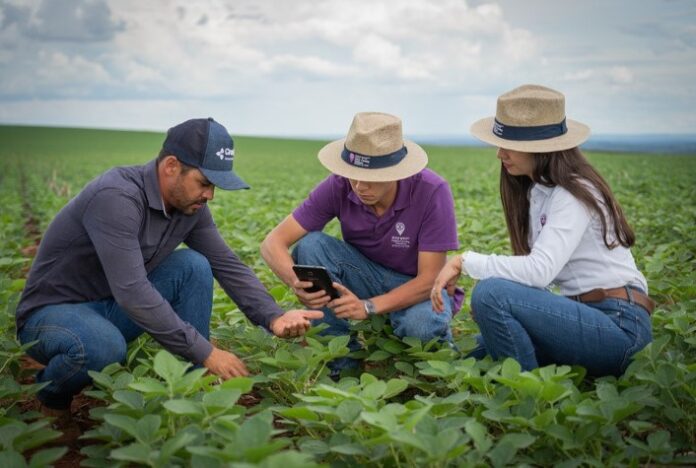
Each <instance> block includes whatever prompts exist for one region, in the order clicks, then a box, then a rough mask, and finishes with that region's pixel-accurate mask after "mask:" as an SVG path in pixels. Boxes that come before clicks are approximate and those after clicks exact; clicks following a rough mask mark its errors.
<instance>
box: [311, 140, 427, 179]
mask: <svg viewBox="0 0 696 468" xmlns="http://www.w3.org/2000/svg"><path fill="white" fill-rule="evenodd" d="M345 143H346V139H345V138H342V139H340V140H336V141H332V142H331V143H329V144H328V145H326V146H324V147H323V148H322V149H320V150H319V154H318V157H319V161H320V162H321V164H322V165H323V166H324V167H325V168H327V169H328V170H329V171H331V172H333V173H334V174H336V175H340V176H342V177H346V178H348V179H354V180H360V181H364V182H391V181H393V180H401V179H405V178H407V177H411V176H412V175H414V174H418V173H419V172H420V171H422V170H423V169H425V166H427V165H428V154H427V153H426V152H425V150H424V149H423V148H421V147H420V146H419V145H417V144H416V143H414V142H412V141H409V140H404V146H406V149H407V150H408V153H407V154H406V156H405V157H404V159H402V160H401V161H400V162H399V163H398V164H396V165H394V166H390V167H383V168H379V169H366V168H364V167H356V166H353V165H351V164H348V163H347V162H345V161H344V160H343V159H342V158H341V153H342V152H343V148H344V147H345Z"/></svg>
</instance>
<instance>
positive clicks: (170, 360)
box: [153, 349, 191, 384]
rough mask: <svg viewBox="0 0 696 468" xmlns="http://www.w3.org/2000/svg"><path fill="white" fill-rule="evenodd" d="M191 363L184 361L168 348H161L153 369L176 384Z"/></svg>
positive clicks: (169, 381) (166, 379) (170, 382)
mask: <svg viewBox="0 0 696 468" xmlns="http://www.w3.org/2000/svg"><path fill="white" fill-rule="evenodd" d="M190 366H191V364H190V363H186V364H185V363H183V362H181V361H179V360H178V359H177V358H175V357H174V356H173V355H172V354H171V353H169V352H168V351H166V350H164V349H163V350H161V351H159V352H158V353H157V354H156V355H155V359H154V365H153V370H154V371H155V373H156V374H157V375H159V376H160V377H162V378H163V379H164V380H165V381H167V382H168V383H169V384H174V383H175V382H176V381H177V380H178V379H180V378H181V377H182V376H183V375H184V373H185V372H186V369H187V368H188V367H190Z"/></svg>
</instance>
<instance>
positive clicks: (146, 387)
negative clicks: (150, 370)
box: [128, 377, 169, 396]
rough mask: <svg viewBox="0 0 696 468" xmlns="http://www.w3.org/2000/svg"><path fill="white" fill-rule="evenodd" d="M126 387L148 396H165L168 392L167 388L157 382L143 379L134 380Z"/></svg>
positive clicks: (146, 378)
mask: <svg viewBox="0 0 696 468" xmlns="http://www.w3.org/2000/svg"><path fill="white" fill-rule="evenodd" d="M128 387H130V388H132V389H133V390H137V391H139V392H143V393H145V394H148V395H162V396H163V395H167V394H168V393H169V391H168V390H167V387H165V386H164V385H162V383H161V382H160V381H158V380H155V379H152V378H149V377H143V378H142V379H139V380H136V381H135V382H132V383H130V384H129V385H128Z"/></svg>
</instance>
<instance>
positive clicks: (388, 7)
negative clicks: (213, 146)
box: [0, 0, 696, 134]
mask: <svg viewBox="0 0 696 468" xmlns="http://www.w3.org/2000/svg"><path fill="white" fill-rule="evenodd" d="M532 3H533V5H526V4H525V5H521V4H520V3H518V2H517V0H475V1H473V0H470V1H467V0H389V1H386V0H352V1H351V2H347V1H345V0H296V1H292V2H282V1H280V0H254V1H252V0H234V1H233V0H197V1H194V2H191V1H190V0H152V1H148V2H143V1H142V0H0V108H3V107H5V106H6V104H7V103H8V102H10V101H12V102H19V101H22V102H25V103H27V104H26V106H24V107H22V112H24V113H23V114H22V115H25V116H28V115H29V114H28V113H29V112H31V109H36V112H37V113H38V112H40V111H39V106H38V105H37V104H36V102H38V101H40V102H44V103H45V102H50V101H51V100H53V101H60V100H63V99H65V98H66V97H67V98H75V99H82V100H84V101H89V100H91V101H94V102H97V101H98V102H100V103H101V104H100V105H106V104H104V102H107V101H108V102H112V103H114V105H115V108H116V109H118V110H119V113H117V114H114V115H113V116H110V119H112V120H110V121H109V124H111V123H113V122H116V121H117V120H118V119H121V120H122V121H123V122H124V126H132V125H137V122H138V121H139V119H140V120H141V121H142V122H143V125H145V124H146V120H145V117H144V116H143V117H142V118H139V117H137V116H138V115H142V114H138V112H137V111H133V112H129V111H127V110H126V109H127V106H128V105H136V104H135V103H137V102H141V103H143V104H141V105H140V106H137V107H139V108H141V109H142V108H144V107H146V106H148V105H150V104H152V103H155V102H157V103H159V104H158V106H157V109H161V112H162V114H161V116H159V117H157V118H158V119H159V120H157V121H158V122H159V121H164V120H167V119H169V118H171V117H172V116H173V115H179V114H178V113H177V114H171V115H170V114H167V113H166V112H168V111H167V109H170V106H172V107H176V108H177V109H178V112H181V113H185V111H186V110H187V109H188V108H187V107H186V106H184V107H178V106H177V105H176V104H174V103H176V102H185V103H187V105H188V106H192V107H190V109H196V110H200V111H201V112H202V113H203V114H205V112H203V111H204V109H205V106H206V105H207V106H210V107H211V108H213V107H214V106H216V105H219V107H214V108H215V109H218V108H220V109H224V108H226V107H229V108H232V109H235V112H234V113H231V114H230V118H232V119H237V118H238V117H237V112H236V111H237V110H239V111H240V112H241V110H242V109H243V112H244V113H245V114H246V115H245V116H244V121H243V122H240V121H236V120H235V121H234V123H235V125H238V126H239V125H247V124H248V125H251V123H255V124H256V125H258V126H259V130H258V132H260V133H269V132H270V133H273V132H276V133H283V134H287V133H288V132H290V131H297V132H303V130H302V129H303V128H304V129H305V130H304V132H306V133H322V132H335V131H341V130H343V125H341V126H340V128H335V127H334V126H333V125H334V124H335V122H343V121H344V120H347V121H349V120H350V117H351V116H352V115H350V114H351V113H352V112H357V111H359V110H364V109H372V110H384V111H392V112H394V113H403V114H404V115H403V117H404V122H405V126H408V125H409V124H408V122H409V119H410V121H412V122H417V123H418V125H419V127H418V128H416V129H414V130H413V131H414V132H415V133H418V132H421V131H426V130H419V129H427V131H442V132H445V133H447V132H460V131H463V132H466V127H467V122H470V121H472V120H474V119H475V118H477V117H480V116H482V115H490V114H491V113H492V111H493V110H494V105H495V98H496V96H497V95H498V94H500V93H502V92H504V91H507V90H509V89H511V88H513V87H514V86H517V85H519V84H521V83H525V82H538V83H543V84H547V85H549V86H552V87H556V88H558V89H559V90H561V91H564V92H566V93H567V95H568V96H569V97H570V96H572V97H573V102H575V103H581V104H582V105H584V106H587V108H588V110H586V111H583V110H582V109H581V110H580V112H581V113H582V112H587V115H583V116H584V117H585V116H586V117H587V119H586V120H587V121H588V122H590V123H591V122H592V120H593V118H594V119H595V120H596V119H597V118H599V119H600V122H602V124H603V125H606V126H608V127H609V131H611V128H610V127H611V126H612V125H618V123H615V122H624V123H625V122H627V121H628V119H612V118H611V117H612V114H611V112H607V109H606V102H601V101H600V102H599V105H597V104H598V102H597V101H594V102H592V101H591V98H590V96H597V98H596V99H599V96H602V97H603V98H606V99H611V100H612V106H611V107H612V109H618V108H622V109H635V107H636V106H637V103H638V102H639V101H638V100H636V99H635V96H636V93H640V94H641V95H646V96H650V98H651V99H652V101H651V102H664V103H665V104H663V105H662V106H663V107H664V111H663V112H670V111H671V110H670V106H671V107H679V111H680V112H683V108H689V109H690V108H693V107H694V106H696V102H694V99H695V97H694V94H693V92H689V90H690V89H691V88H692V85H691V83H692V81H693V77H694V76H696V65H694V64H696V48H695V47H693V46H694V44H696V41H694V37H696V35H695V34H694V32H695V31H696V27H694V26H693V21H692V22H691V23H689V21H688V19H685V18H686V16H688V15H683V14H681V15H678V14H674V15H672V16H661V15H663V12H664V8H663V6H664V5H663V4H662V3H660V2H659V1H657V0H646V2H640V3H629V0H619V2H618V4H616V5H615V4H612V5H608V6H606V7H602V8H599V7H596V5H595V6H594V7H593V6H592V5H585V4H582V3H578V4H574V5H573V6H572V7H570V6H566V5H565V4H564V5H559V4H558V2H554V1H553V0H538V1H537V2H532ZM671 4H672V5H673V6H675V8H682V11H684V8H687V7H688V4H687V2H686V1H685V0H673V1H672V3H671ZM646 5H647V6H646ZM684 5H686V6H684ZM58 7H60V8H58ZM537 8H544V11H545V12H546V14H547V16H548V17H541V16H538V15H537V13H536V11H535V9H537ZM617 10H622V11H624V10H625V12H626V15H625V16H624V17H623V21H624V23H625V24H626V27H625V29H623V30H622V29H621V28H616V27H615V23H614V22H612V21H609V20H608V19H607V18H608V13H607V12H609V11H612V12H615V11H617ZM691 11H693V10H691ZM664 14H665V15H666V13H664ZM579 17H583V18H585V21H586V22H587V24H589V25H590V26H589V27H586V26H581V25H579V22H578V21H577V19H578V18H579ZM49 18H51V19H52V21H50V22H49V21H48V19H49ZM675 22H677V23H675ZM583 24H584V23H583ZM644 24H661V25H662V26H661V29H659V31H657V32H656V33H655V34H657V33H659V34H661V36H660V37H659V38H658V39H659V41H657V42H659V47H657V46H656V48H655V49H654V50H659V51H660V53H659V54H658V53H657V52H654V51H653V49H651V48H650V47H651V44H652V43H653V42H656V41H651V36H650V35H649V33H650V32H651V31H653V30H651V29H649V28H648V29H646V28H644V27H642V26H641V25H644ZM31 31H34V32H37V31H38V32H40V33H37V34H30V32H31ZM626 31H629V32H630V33H627V32H626ZM669 31H674V34H671V35H670V34H667V32H669ZM653 32H654V31H653ZM638 33H640V34H638ZM49 39H50V40H49ZM78 39H80V40H79V41H78ZM605 89H606V90H607V93H608V94H607V95H603V94H602V92H603V90H605ZM661 97H664V99H661ZM37 100H38V101H37ZM145 101H147V102H145ZM116 102H119V103H122V105H118V106H116ZM193 102H195V103H196V105H195V106H193V105H192V104H191V103H193ZM223 103H224V106H223ZM472 103H476V105H477V106H480V107H474V106H473V105H472ZM484 103H487V104H484ZM667 103H672V104H669V105H668V104H667ZM687 104H689V105H687ZM89 106H90V103H89V102H84V103H83V104H81V105H78V104H77V103H76V102H75V101H70V105H69V106H68V107H69V108H71V109H77V108H78V107H79V108H80V109H83V108H89ZM602 106H604V110H603V111H601V113H600V111H599V110H598V109H600V108H602ZM62 108H65V107H62ZM296 108H301V109H302V112H301V116H298V113H297V111H296ZM41 109H42V110H41V111H44V110H45V109H44V108H43V107H42V108H41ZM153 112H154V111H153ZM264 112H265V113H266V114H265V115H263V113H264ZM673 112H676V111H673ZM87 114H88V112H87V113H82V112H75V113H74V114H71V115H74V118H75V119H79V116H80V115H85V116H86V115H87ZM256 114H259V115H258V118H257V115H256ZM327 114H330V115H331V118H332V119H335V120H331V119H329V118H328V117H327ZM3 115H7V114H3ZM17 115H19V114H17ZM44 115H48V114H44ZM50 115H56V116H57V117H56V119H57V121H58V123H59V122H60V117H59V114H54V113H51V114H50ZM64 115H67V113H66V114H64ZM444 116H447V118H445V117H444ZM261 117H263V118H261ZM7 118H8V119H11V118H12V117H11V115H10V116H8V117H7ZM18 118H19V117H18ZM37 118H43V117H42V116H37ZM85 119H86V120H85V122H87V123H88V124H90V125H92V124H94V122H96V121H95V120H93V119H87V117H85ZM602 119H603V120H602ZM668 120H669V119H663V121H668ZM148 121H149V120H148ZM632 121H633V122H638V121H639V119H634V120H632ZM669 121H673V119H672V120H669ZM71 122H74V120H71ZM148 125H149V124H148ZM240 128H247V129H250V130H245V131H249V132H253V128H252V127H246V126H243V127H240ZM649 128H651V129H652V128H653V127H649ZM600 131H602V129H600Z"/></svg>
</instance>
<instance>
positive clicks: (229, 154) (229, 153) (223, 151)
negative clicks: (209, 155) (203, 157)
mask: <svg viewBox="0 0 696 468" xmlns="http://www.w3.org/2000/svg"><path fill="white" fill-rule="evenodd" d="M215 155H216V156H217V157H218V158H220V160H221V161H232V159H233V158H234V148H220V149H219V150H218V152H217V153H215Z"/></svg>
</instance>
